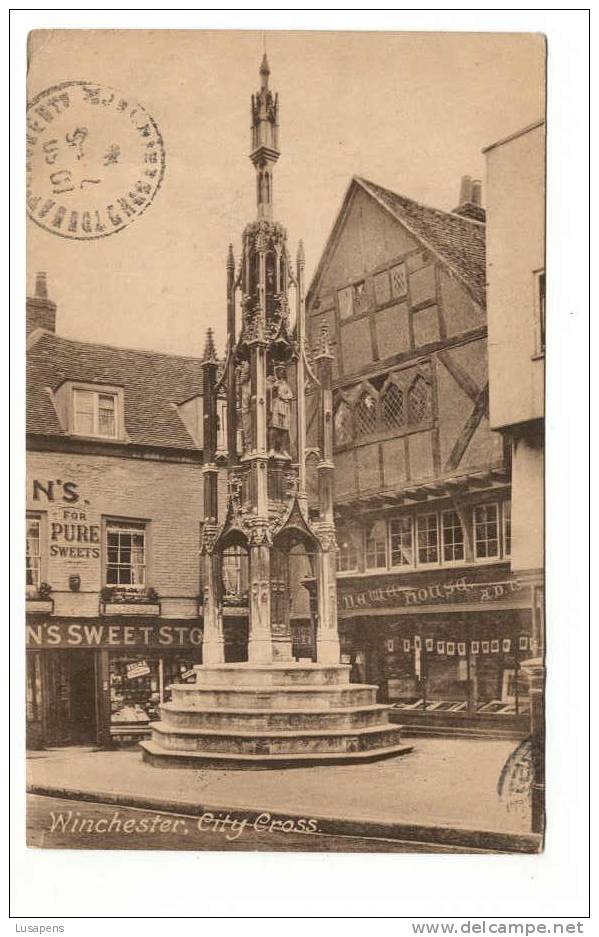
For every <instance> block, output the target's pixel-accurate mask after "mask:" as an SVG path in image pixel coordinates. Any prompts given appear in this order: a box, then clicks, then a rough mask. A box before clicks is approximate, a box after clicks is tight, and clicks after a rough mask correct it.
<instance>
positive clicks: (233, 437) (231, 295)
mask: <svg viewBox="0 0 599 937" xmlns="http://www.w3.org/2000/svg"><path fill="white" fill-rule="evenodd" d="M234 349H235V258H234V256H233V246H232V245H231V244H229V253H228V255H227V453H228V461H229V466H233V465H236V464H237V385H236V379H235V358H234V354H233V352H234Z"/></svg>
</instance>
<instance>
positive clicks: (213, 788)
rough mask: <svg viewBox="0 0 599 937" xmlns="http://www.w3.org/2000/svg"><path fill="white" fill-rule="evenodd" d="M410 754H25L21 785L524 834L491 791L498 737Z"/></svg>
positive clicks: (526, 824)
mask: <svg viewBox="0 0 599 937" xmlns="http://www.w3.org/2000/svg"><path fill="white" fill-rule="evenodd" d="M411 741H413V743H414V751H413V752H412V753H410V754H407V755H403V756H401V757H397V758H392V759H389V760H387V761H381V762H375V763H373V764H365V765H343V766H341V765H339V766H334V767H317V768H293V769H287V770H283V769H279V770H267V771H234V770H216V769H203V770H194V769H173V768H153V767H151V766H149V765H147V764H144V762H143V761H142V759H141V753H140V752H139V750H137V749H129V750H122V751H112V752H105V751H96V750H94V749H91V748H74V747H70V748H62V749H51V750H47V751H42V752H31V753H30V754H29V756H28V764H27V780H28V784H29V785H37V786H42V787H43V786H46V787H49V788H53V789H54V790H53V792H54V793H57V790H56V789H57V788H59V789H62V790H78V791H84V792H87V793H89V794H98V793H105V794H110V795H112V796H116V795H131V794H135V795H137V796H140V797H143V796H147V797H150V798H160V799H162V800H164V801H169V802H173V803H176V804H177V805H178V807H180V809H181V810H182V811H184V810H185V806H186V805H187V806H188V807H193V808H194V811H193V812H195V810H196V809H197V806H198V804H205V805H209V806H210V807H216V808H219V807H221V808H236V809H247V810H254V811H255V810H261V809H264V810H271V811H273V812H274V811H276V812H278V813H279V814H281V813H284V812H285V811H288V812H289V814H290V815H296V816H297V815H299V814H302V815H303V816H306V817H314V816H315V817H341V818H343V819H345V820H356V821H360V820H363V821H375V822H387V823H389V822H393V823H400V822H404V823H413V824H425V825H426V824H428V825H434V826H437V825H447V826H453V827H460V828H466V829H474V830H491V831H498V832H512V833H524V832H528V831H529V830H530V819H529V815H528V811H527V810H526V809H525V808H522V807H521V806H519V805H517V804H511V805H510V804H508V803H507V802H506V801H505V799H502V798H500V797H499V795H498V794H497V781H498V778H499V776H500V773H501V770H502V767H503V765H504V764H505V761H506V759H507V758H508V756H509V755H510V753H511V752H512V751H513V750H514V748H515V747H516V744H517V743H516V742H513V741H507V740H486V739H481V740H472V739H425V738H415V739H413V740H411Z"/></svg>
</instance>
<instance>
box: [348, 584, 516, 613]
mask: <svg viewBox="0 0 599 937" xmlns="http://www.w3.org/2000/svg"><path fill="white" fill-rule="evenodd" d="M522 588H523V585H522V583H521V582H519V581H518V580H517V579H510V580H507V581H504V582H468V581H467V580H466V577H465V576H460V577H459V578H457V579H453V580H450V581H449V582H435V583H428V584H425V585H422V586H418V587H413V586H403V585H399V584H398V583H397V582H391V583H389V584H388V585H381V586H375V587H374V588H372V589H363V590H361V591H354V592H341V593H340V595H339V607H340V608H341V609H342V610H344V611H346V610H349V609H360V608H376V607H377V606H393V607H395V608H397V607H403V608H405V607H408V606H414V607H418V606H419V605H442V604H446V603H449V604H451V603H456V604H457V603H462V602H472V603H475V602H476V603H480V602H496V601H498V600H501V599H507V598H509V597H510V596H512V595H513V594H514V593H515V592H520V591H521V589H522Z"/></svg>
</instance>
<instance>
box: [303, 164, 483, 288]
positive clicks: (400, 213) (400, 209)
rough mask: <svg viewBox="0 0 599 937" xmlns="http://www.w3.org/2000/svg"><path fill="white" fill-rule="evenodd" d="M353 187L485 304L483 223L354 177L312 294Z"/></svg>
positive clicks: (320, 265)
mask: <svg viewBox="0 0 599 937" xmlns="http://www.w3.org/2000/svg"><path fill="white" fill-rule="evenodd" d="M357 189H361V190H362V191H364V192H366V193H367V194H368V195H369V196H370V197H371V198H373V199H374V200H375V201H376V202H377V203H378V204H379V205H380V206H381V207H382V208H383V209H385V210H386V211H387V212H389V214H390V215H392V216H393V218H395V220H396V221H398V222H399V223H400V224H401V225H403V227H404V228H405V229H406V230H407V231H408V232H409V233H410V234H411V235H412V236H413V237H414V238H415V239H416V240H417V241H419V242H420V243H421V244H422V246H423V247H425V248H426V249H427V250H429V251H430V252H431V253H433V254H434V255H435V256H436V257H437V258H438V259H439V260H440V261H441V263H443V264H445V266H447V267H448V268H449V269H450V270H451V272H452V273H453V274H454V275H455V276H456V277H457V278H458V280H460V282H461V283H462V284H463V285H464V287H465V288H466V289H467V290H468V292H469V293H470V295H471V296H472V298H473V299H474V300H475V301H476V302H477V303H479V304H480V305H481V306H484V305H485V283H486V272H485V225H484V223H482V222H480V221H474V220H472V219H470V218H464V217H462V216H460V215H457V214H455V213H454V212H446V211H440V210H439V209H437V208H429V206H428V205H421V204H420V202H415V201H413V200H412V199H410V198H406V197H405V196H403V195H398V194H397V193H396V192H392V191H391V190H390V189H385V188H383V187H382V186H380V185H376V184H375V183H374V182H369V181H368V180H367V179H362V178H361V177H359V176H354V177H353V179H352V181H351V183H350V185H349V188H348V190H347V192H346V195H345V199H344V201H343V205H342V207H341V210H340V212H339V214H338V216H337V220H336V222H335V225H334V227H333V231H332V232H331V235H330V236H329V240H328V242H327V244H326V247H325V249H324V252H323V255H322V258H321V260H320V263H319V265H318V268H317V270H316V273H315V275H314V278H313V280H312V284H311V286H310V290H309V293H313V291H314V289H315V288H316V286H317V283H318V280H319V279H320V275H321V273H322V271H323V270H324V267H325V264H326V261H327V259H328V256H329V254H330V252H331V250H332V249H333V246H334V244H335V242H336V240H337V237H338V235H339V233H340V230H341V227H342V221H343V219H344V218H345V214H346V211H347V208H348V206H349V202H350V200H351V198H352V197H353V195H354V193H355V192H356V190H357Z"/></svg>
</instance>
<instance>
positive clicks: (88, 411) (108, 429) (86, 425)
mask: <svg viewBox="0 0 599 937" xmlns="http://www.w3.org/2000/svg"><path fill="white" fill-rule="evenodd" d="M73 431H74V432H75V433H77V434H79V435H81V436H105V437H107V438H110V439H114V438H115V437H116V436H117V394H115V393H104V392H100V391H96V390H82V389H80V388H75V389H74V390H73Z"/></svg>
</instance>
